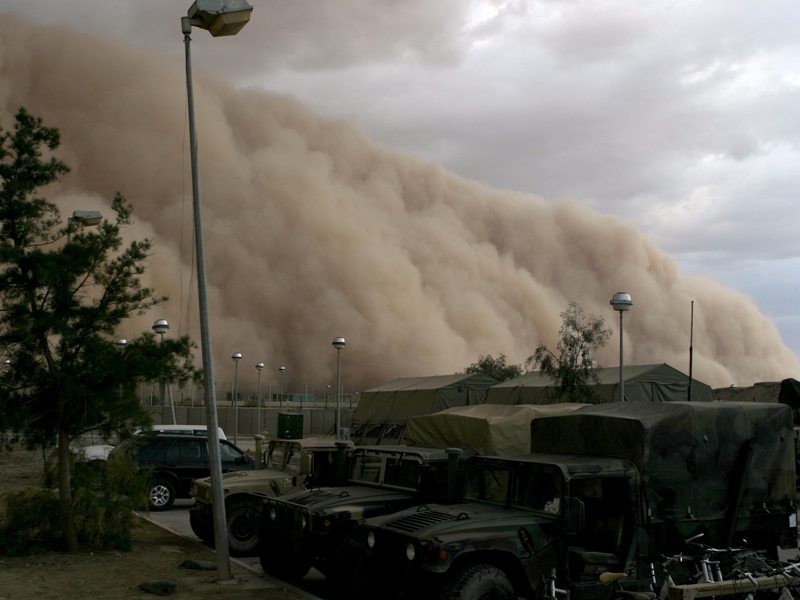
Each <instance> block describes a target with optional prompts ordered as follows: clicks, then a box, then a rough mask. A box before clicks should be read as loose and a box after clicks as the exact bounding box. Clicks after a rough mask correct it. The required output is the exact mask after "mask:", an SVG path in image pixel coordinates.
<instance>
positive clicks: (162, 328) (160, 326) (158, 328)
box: [153, 319, 178, 425]
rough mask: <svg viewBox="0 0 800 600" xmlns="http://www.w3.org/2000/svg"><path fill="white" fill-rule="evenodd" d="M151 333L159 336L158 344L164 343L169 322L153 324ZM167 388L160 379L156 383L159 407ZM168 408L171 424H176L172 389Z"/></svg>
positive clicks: (162, 321)
mask: <svg viewBox="0 0 800 600" xmlns="http://www.w3.org/2000/svg"><path fill="white" fill-rule="evenodd" d="M153 331H155V332H156V333H157V334H158V335H159V336H161V340H160V343H162V344H163V343H164V334H165V333H167V332H168V331H169V321H167V320H166V319H158V320H157V321H156V322H155V323H153ZM166 387H167V382H166V381H164V379H162V380H161V381H159V383H158V397H159V400H160V402H161V406H164V403H165V398H164V395H165V394H164V391H165V389H166ZM169 406H170V409H171V410H172V424H173V425H175V424H177V423H178V421H177V419H176V418H175V403H174V402H173V401H172V389H170V390H169Z"/></svg>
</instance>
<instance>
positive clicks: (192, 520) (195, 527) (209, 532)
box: [189, 510, 214, 547]
mask: <svg viewBox="0 0 800 600" xmlns="http://www.w3.org/2000/svg"><path fill="white" fill-rule="evenodd" d="M189 525H190V526H191V528H192V531H193V532H194V534H195V535H196V536H197V537H199V538H200V539H201V540H202V541H203V543H204V544H205V545H206V546H212V547H213V546H214V524H213V523H209V522H208V521H207V520H205V519H202V518H201V517H200V516H198V515H196V514H195V513H193V512H192V511H191V510H190V511H189Z"/></svg>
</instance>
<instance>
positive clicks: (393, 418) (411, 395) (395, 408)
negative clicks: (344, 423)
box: [351, 373, 497, 444]
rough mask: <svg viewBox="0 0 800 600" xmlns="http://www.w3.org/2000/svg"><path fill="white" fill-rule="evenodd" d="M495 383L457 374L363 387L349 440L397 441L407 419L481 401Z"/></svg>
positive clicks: (401, 379) (476, 376)
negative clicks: (368, 387)
mask: <svg viewBox="0 0 800 600" xmlns="http://www.w3.org/2000/svg"><path fill="white" fill-rule="evenodd" d="M495 383H497V381H496V380H494V379H492V378H491V377H486V376H485V375H478V374H473V373H456V374H454V375H434V376H430V377H403V378H400V379H395V380H393V381H390V382H388V383H385V384H383V385H380V386H378V387H374V388H371V389H368V390H365V391H363V392H362V393H361V394H360V396H359V400H358V407H357V408H356V412H355V414H354V415H353V427H352V431H351V439H353V441H355V442H356V443H358V444H364V443H383V442H385V441H389V440H392V441H395V442H396V441H399V440H401V439H402V435H403V431H404V430H405V425H406V422H407V421H408V419H409V418H411V417H414V416H417V415H426V414H430V413H433V412H437V411H440V410H444V409H446V408H452V407H454V406H473V405H477V404H483V403H484V402H486V391H487V390H488V389H489V387H491V386H492V385H494V384H495Z"/></svg>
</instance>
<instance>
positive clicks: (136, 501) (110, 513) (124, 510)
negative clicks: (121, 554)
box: [0, 457, 149, 555]
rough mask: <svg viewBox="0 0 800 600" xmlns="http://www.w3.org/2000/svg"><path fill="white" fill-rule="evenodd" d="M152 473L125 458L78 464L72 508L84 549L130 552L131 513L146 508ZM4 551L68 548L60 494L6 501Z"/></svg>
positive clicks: (0, 547) (27, 494) (39, 492)
mask: <svg viewBox="0 0 800 600" xmlns="http://www.w3.org/2000/svg"><path fill="white" fill-rule="evenodd" d="M148 483H149V474H148V473H147V472H139V471H138V470H137V468H136V466H135V465H134V464H132V463H131V462H130V461H129V460H126V459H125V458H124V457H119V458H116V457H112V459H110V460H109V461H108V462H107V463H106V462H102V461H96V462H90V463H85V462H78V463H75V464H74V465H73V471H72V505H73V511H74V514H75V525H76V528H77V531H78V540H79V543H80V545H81V547H82V548H83V549H85V550H107V549H116V550H130V548H131V530H132V528H133V511H136V510H146V509H147V493H148V489H149V488H148ZM4 501H5V508H4V510H3V511H2V512H3V513H4V514H3V517H2V520H0V553H4V554H9V555H17V554H34V553H37V552H42V551H45V550H63V549H64V548H65V543H64V536H63V528H62V521H61V514H60V511H59V503H58V492H57V491H54V490H49V489H36V490H26V491H24V492H19V493H17V494H11V495H9V496H7V497H6V498H5V499H4Z"/></svg>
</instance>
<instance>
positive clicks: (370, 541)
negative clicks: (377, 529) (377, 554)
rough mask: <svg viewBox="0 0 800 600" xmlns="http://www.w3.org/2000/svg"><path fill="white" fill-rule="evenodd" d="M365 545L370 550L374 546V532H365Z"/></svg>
mask: <svg viewBox="0 0 800 600" xmlns="http://www.w3.org/2000/svg"><path fill="white" fill-rule="evenodd" d="M367 546H368V547H369V549H370V550H371V549H372V548H374V547H375V534H374V533H373V532H372V531H370V532H369V533H368V534H367Z"/></svg>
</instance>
